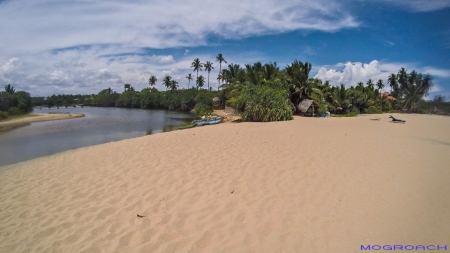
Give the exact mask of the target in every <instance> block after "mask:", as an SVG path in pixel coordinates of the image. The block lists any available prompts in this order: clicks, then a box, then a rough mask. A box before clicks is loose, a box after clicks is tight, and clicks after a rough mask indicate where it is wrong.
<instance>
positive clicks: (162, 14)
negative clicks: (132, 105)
mask: <svg viewBox="0 0 450 253" xmlns="http://www.w3.org/2000/svg"><path fill="white" fill-rule="evenodd" d="M0 23H1V24H2V25H1V26H0V34H1V36H2V39H1V40H0V66H1V69H0V82H1V83H11V84H13V85H14V86H15V87H16V88H18V89H22V90H26V91H28V92H30V93H31V94H32V95H48V94H52V93H63V92H64V91H67V90H71V91H73V92H74V93H84V94H86V93H97V92H98V91H99V90H101V89H104V88H107V87H108V86H109V87H111V88H113V89H115V90H122V87H121V85H122V84H123V83H125V82H128V83H131V84H132V85H133V86H135V88H136V89H142V88H144V87H147V86H148V76H150V75H155V76H157V78H158V79H159V80H162V78H163V77H164V75H165V74H171V75H173V77H174V78H175V79H176V80H180V87H184V86H187V82H186V84H184V80H185V78H184V76H185V75H186V74H187V73H188V72H189V73H192V69H190V68H189V67H190V66H191V62H192V59H194V58H196V57H199V58H200V59H202V60H203V59H205V60H208V59H209V60H210V61H213V62H214V59H215V56H213V55H198V54H197V55H193V54H192V53H191V52H190V51H189V49H180V51H181V52H179V55H181V57H180V56H179V55H174V54H168V53H167V52H165V53H149V51H148V48H153V49H162V48H172V49H174V48H183V47H197V46H205V45H207V44H208V41H207V38H208V37H209V36H211V35H212V36H218V37H221V38H227V39H242V38H247V37H251V36H258V35H264V34H279V33H283V32H288V31H294V30H307V31H311V30H315V31H324V32H335V31H338V30H340V29H345V28H353V27H358V26H359V22H358V21H356V20H355V18H354V17H353V16H352V15H351V14H349V12H348V11H347V10H346V8H345V6H344V5H342V3H340V2H339V1H337V0H333V1H329V0H317V1H313V2H312V1H307V0H299V1H281V2H276V1H269V0H261V1H239V0H229V1H214V2H212V1H206V2H204V1H203V2H202V1H197V0H185V1H178V0H154V1H144V0H136V1H132V2H130V1H125V0H119V1H113V2H111V1H106V0H98V1H56V2H55V1H53V0H40V1H33V0H23V1H4V2H2V3H1V5H0ZM3 38H5V39H3ZM6 38H7V39H6ZM144 48H145V49H144ZM146 49H147V50H146ZM183 55H184V58H183ZM188 55H189V59H188V58H186V57H187V56H188ZM253 59H255V57H247V58H244V57H240V56H239V55H238V56H235V59H234V61H233V59H231V58H230V57H227V61H229V62H234V63H241V64H242V63H244V61H245V63H249V62H251V61H252V60H253ZM257 60H260V58H258V59H257ZM216 72H218V70H213V71H212V72H211V78H210V83H211V85H216V84H217V81H216V78H215V75H217V73H216ZM200 74H202V73H200ZM203 75H204V76H205V77H206V74H204V73H203ZM161 87H162V86H161Z"/></svg>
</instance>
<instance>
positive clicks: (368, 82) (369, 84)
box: [366, 79, 374, 90]
mask: <svg viewBox="0 0 450 253" xmlns="http://www.w3.org/2000/svg"><path fill="white" fill-rule="evenodd" d="M366 84H367V88H369V89H371V90H373V87H374V84H373V81H372V79H369V80H368V81H367V83H366Z"/></svg>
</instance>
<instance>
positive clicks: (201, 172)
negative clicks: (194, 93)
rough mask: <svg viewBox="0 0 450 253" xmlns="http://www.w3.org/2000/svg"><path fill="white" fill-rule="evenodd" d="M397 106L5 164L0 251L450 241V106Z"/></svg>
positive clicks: (342, 248)
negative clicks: (444, 113)
mask: <svg viewBox="0 0 450 253" xmlns="http://www.w3.org/2000/svg"><path fill="white" fill-rule="evenodd" d="M392 115H393V116H394V117H398V118H400V119H403V120H406V123H405V124H393V123H390V122H389V121H390V120H389V119H388V116H389V114H387V115H386V114H383V115H378V116H381V119H380V120H370V119H371V117H366V116H364V117H351V118H345V119H342V118H333V117H331V118H325V119H322V118H321V119H318V118H306V117H298V116H295V117H294V120H292V121H283V122H270V123H257V122H254V123H246V122H243V123H239V124H218V125H214V126H208V127H201V128H191V129H185V130H182V131H171V132H166V133H160V134H155V135H149V136H144V137H138V138H133V139H126V140H122V141H117V142H110V143H106V144H100V145H95V146H89V147H84V148H79V149H76V150H70V151H66V152H62V153H58V154H55V155H51V156H47V157H41V158H36V159H33V160H30V161H26V162H21V163H17V164H13V165H6V166H3V167H1V168H0V185H2V188H1V191H0V201H1V203H2V205H1V207H0V208H1V212H0V224H2V226H1V229H0V231H2V232H0V233H2V236H0V251H2V252H3V251H5V252H21V251H30V250H31V251H42V252H51V251H58V252H73V251H79V252H81V251H86V252H99V251H102V250H103V251H107V252H116V251H120V252H283V251H286V252H360V246H361V245H369V244H370V245H375V244H376V245H387V244H397V245H400V244H403V245H407V244H411V245H418V244H424V245H429V244H435V245H441V246H442V245H445V244H446V243H447V244H448V238H449V236H450V229H449V228H450V220H448V219H446V217H449V216H450V199H448V196H447V195H448V192H450V185H449V184H448V181H449V180H450V171H449V170H448V169H447V166H446V165H445V164H450V157H449V156H448V153H449V152H450V136H449V135H448V125H450V118H448V117H437V116H433V115H431V116H428V115H427V116H425V115H406V114H392ZM138 215H139V216H138ZM141 216H144V217H141Z"/></svg>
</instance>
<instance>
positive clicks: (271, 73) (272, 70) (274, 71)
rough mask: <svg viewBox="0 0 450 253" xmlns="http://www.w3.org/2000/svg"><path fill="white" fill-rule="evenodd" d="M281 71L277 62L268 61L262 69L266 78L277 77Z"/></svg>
mask: <svg viewBox="0 0 450 253" xmlns="http://www.w3.org/2000/svg"><path fill="white" fill-rule="evenodd" d="M279 73H280V69H279V68H278V66H277V63H276V62H274V63H266V64H264V67H263V69H262V75H263V78H264V79H266V80H272V79H275V78H276V77H277V76H278V75H279Z"/></svg>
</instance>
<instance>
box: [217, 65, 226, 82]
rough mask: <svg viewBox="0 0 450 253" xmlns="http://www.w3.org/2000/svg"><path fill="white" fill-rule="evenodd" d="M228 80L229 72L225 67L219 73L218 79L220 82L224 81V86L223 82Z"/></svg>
mask: <svg viewBox="0 0 450 253" xmlns="http://www.w3.org/2000/svg"><path fill="white" fill-rule="evenodd" d="M226 80H227V74H226V73H225V69H224V70H222V72H220V73H219V74H218V75H217V81H219V83H220V81H222V86H223V82H225V81H226Z"/></svg>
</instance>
